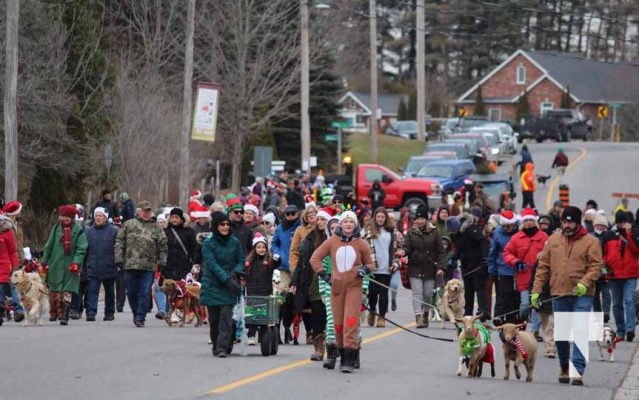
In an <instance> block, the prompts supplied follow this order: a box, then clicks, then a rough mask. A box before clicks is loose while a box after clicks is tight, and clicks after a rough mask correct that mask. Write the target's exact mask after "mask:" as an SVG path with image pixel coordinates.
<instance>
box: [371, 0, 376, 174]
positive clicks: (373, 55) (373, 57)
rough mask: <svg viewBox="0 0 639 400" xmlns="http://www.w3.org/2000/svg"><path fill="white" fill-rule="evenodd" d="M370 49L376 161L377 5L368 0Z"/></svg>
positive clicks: (373, 139)
mask: <svg viewBox="0 0 639 400" xmlns="http://www.w3.org/2000/svg"><path fill="white" fill-rule="evenodd" d="M369 14H370V20H369V21H370V22H369V25H370V31H369V35H370V47H371V48H370V51H371V117H370V123H369V125H370V135H371V137H370V140H371V142H370V162H372V163H376V162H377V5H376V3H375V0H370V3H369Z"/></svg>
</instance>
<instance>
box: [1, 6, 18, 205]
mask: <svg viewBox="0 0 639 400" xmlns="http://www.w3.org/2000/svg"><path fill="white" fill-rule="evenodd" d="M6 4H7V9H6V18H7V19H6V24H7V26H6V29H7V30H6V35H7V36H6V43H5V46H6V50H5V54H6V61H5V68H6V69H5V86H4V198H5V199H6V200H7V201H9V200H16V199H17V198H18V111H17V105H16V104H17V100H16V99H17V91H18V20H19V16H20V2H19V1H18V0H12V1H7V3H6Z"/></svg>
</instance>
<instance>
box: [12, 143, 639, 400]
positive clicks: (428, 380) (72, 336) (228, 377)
mask: <svg viewBox="0 0 639 400" xmlns="http://www.w3.org/2000/svg"><path fill="white" fill-rule="evenodd" d="M530 148H531V151H532V153H533V158H534V160H535V162H536V163H537V164H538V165H548V166H549V165H550V163H551V160H552V157H553V155H554V152H555V149H556V145H554V144H550V143H549V144H541V145H538V144H532V145H530ZM564 148H565V149H566V151H567V152H568V156H569V157H570V158H571V160H574V159H576V158H577V157H578V156H579V155H580V154H582V153H583V154H585V155H584V156H583V157H582V158H581V159H580V161H578V162H577V163H576V164H574V165H573V166H572V167H571V168H570V169H569V171H568V174H567V176H566V177H565V181H566V182H567V183H568V184H569V185H570V187H571V189H572V193H573V199H574V202H575V203H576V204H579V205H583V204H585V201H586V200H587V199H588V198H591V197H592V198H595V199H596V200H598V201H599V203H600V205H601V206H602V207H603V208H605V209H607V210H610V209H611V208H612V206H613V204H614V203H613V201H612V199H611V198H610V193H611V192H613V191H617V190H618V189H622V190H625V191H630V190H631V189H633V188H632V187H631V186H632V185H633V184H634V185H635V186H636V185H637V182H639V181H638V180H637V179H636V178H634V174H635V172H634V171H636V170H638V168H637V167H638V164H639V161H638V160H637V159H636V157H633V151H631V150H629V147H628V146H627V145H607V144H593V143H586V144H582V143H580V142H574V143H570V144H567V145H564ZM582 148H583V149H585V153H584V151H582V150H581V149H582ZM630 148H632V149H633V150H634V151H636V150H639V146H631V147H630ZM635 154H636V153H635ZM540 169H541V168H540ZM613 176H614V177H615V178H612V177H613ZM551 185H552V183H551V182H549V185H548V188H550V187H551ZM628 186H630V187H628ZM550 197H551V199H555V198H556V197H557V195H556V191H555V192H553V194H552V195H551V196H550ZM536 201H537V202H538V204H539V205H540V206H541V205H544V204H545V201H546V190H545V189H543V188H542V189H541V190H540V191H539V192H538V193H537V195H536ZM631 205H632V206H633V207H636V206H637V204H633V203H632V202H631ZM540 208H542V207H540ZM398 303H399V309H398V311H396V312H392V313H390V314H389V316H388V317H389V318H391V319H392V320H394V321H397V322H398V323H399V324H406V325H408V326H409V327H410V326H411V325H412V324H411V323H412V322H413V321H412V313H411V310H410V294H409V292H408V291H406V290H401V292H400V294H399V299H398ZM150 318H152V316H151V315H150ZM100 319H101V318H99V321H98V322H91V323H89V322H85V321H71V323H70V325H69V326H68V327H61V326H58V325H55V324H47V325H46V326H44V327H29V328H23V327H22V326H20V325H18V324H15V323H13V322H11V323H6V324H5V325H4V326H2V327H1V328H0V343H1V345H0V346H1V347H0V348H1V349H2V352H1V353H0V354H1V355H0V357H1V359H2V360H3V362H2V367H1V368H0V376H1V377H2V378H0V399H11V400H22V399H25V400H31V399H39V398H47V399H50V400H57V399H65V400H74V399H96V400H100V399H113V398H118V399H126V400H128V399H131V400H133V399H153V400H162V399H178V400H181V399H200V398H203V399H207V398H220V399H287V398H303V399H308V400H312V399H324V398H337V397H340V398H341V397H347V396H351V397H352V398H358V399H360V398H368V399H389V398H397V399H408V398H429V399H447V400H451V399H461V398H475V399H489V398H490V399H495V398H497V399H500V398H512V397H513V396H516V398H517V399H521V400H526V399H531V400H533V399H534V400H540V399H543V400H550V399H572V398H574V399H577V398H578V399H580V400H588V399H593V400H594V399H597V400H599V399H610V398H612V397H613V396H614V394H615V391H616V389H617V388H618V387H620V385H621V384H622V381H623V380H624V378H625V377H626V374H627V372H628V370H629V368H630V365H631V360H632V359H633V357H635V360H636V359H637V358H638V357H636V356H635V353H636V350H637V345H636V344H630V343H620V344H619V347H618V349H617V352H616V359H617V362H616V363H614V364H610V363H603V362H599V361H595V360H596V356H595V355H593V354H595V352H596V349H595V346H594V344H593V345H591V360H593V361H592V363H591V364H590V365H589V366H588V370H587V372H586V376H585V383H586V386H585V387H583V388H578V387H571V386H564V385H561V386H560V385H559V384H557V383H556V377H557V372H558V363H557V361H556V360H548V359H545V358H543V357H539V358H538V365H537V368H536V371H535V379H534V381H533V382H532V383H530V384H526V383H525V382H516V381H514V380H511V381H509V382H504V381H503V380H502V378H501V377H502V376H503V365H501V363H500V360H502V357H501V355H500V354H499V352H498V354H497V360H498V363H497V365H496V370H497V376H496V377H495V378H490V377H488V376H487V373H486V370H485V371H484V377H482V378H480V379H472V380H471V379H468V378H459V377H457V376H455V370H456V356H455V354H456V345H455V344H453V343H447V342H440V341H435V340H429V339H424V338H420V337H418V336H415V335H412V334H410V333H407V332H402V331H400V330H399V329H395V328H393V327H387V328H385V329H379V328H369V327H365V328H364V329H363V334H364V336H365V338H366V342H365V345H364V349H363V350H362V369H361V370H360V371H358V372H357V373H355V374H352V375H345V374H341V373H339V372H337V371H327V370H323V369H322V368H321V365H320V363H312V362H310V361H306V360H307V358H308V356H309V355H310V353H311V351H312V347H311V346H304V345H300V346H292V345H288V346H282V347H280V353H279V354H278V355H277V356H273V357H262V356H260V355H259V349H258V348H257V347H249V348H248V350H249V351H248V355H247V356H241V355H239V353H240V349H238V348H236V350H235V351H234V355H233V356H232V357H230V358H227V359H214V358H212V357H211V352H210V346H209V345H207V327H202V328H193V327H191V326H189V327H187V328H182V329H179V328H172V329H169V328H168V327H167V326H166V325H165V324H164V322H161V321H157V320H151V319H150V320H149V321H148V322H147V327H145V328H143V329H139V328H135V327H134V326H133V324H132V319H131V314H130V312H125V313H121V314H117V316H116V320H115V321H113V322H102V321H100ZM420 332H421V333H425V334H428V335H431V336H436V337H443V338H453V337H454V333H453V330H451V329H447V330H442V329H440V328H439V326H432V327H431V328H428V329H425V330H420ZM493 339H494V340H498V338H497V337H496V335H493ZM637 369H638V368H637V367H636V366H635V367H634V372H633V374H635V375H639V372H638V371H637ZM633 379H634V380H631V379H627V385H628V386H630V387H629V388H628V389H627V391H626V392H625V393H627V397H626V399H635V398H637V392H636V390H634V391H633V389H632V385H633V382H634V385H635V386H636V383H637V382H639V380H637V378H636V377H634V378H633ZM619 394H620V395H621V391H620V393H619Z"/></svg>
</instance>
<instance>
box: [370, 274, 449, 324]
mask: <svg viewBox="0 0 639 400" xmlns="http://www.w3.org/2000/svg"><path fill="white" fill-rule="evenodd" d="M371 275H372V274H371ZM371 275H368V280H369V281H370V282H374V283H375V284H377V285H379V286H381V287H383V288H384V289H388V290H390V291H391V292H395V293H399V290H398V289H393V288H392V287H390V286H388V285H385V284H383V283H381V282H380V281H378V280H375V279H373V278H371ZM433 294H434V291H433ZM413 300H416V301H417V302H419V303H421V304H423V305H425V306H428V307H431V308H432V309H433V311H435V313H436V315H437V316H438V317H439V313H438V312H437V306H435V305H432V304H430V303H428V302H426V301H423V300H420V299H418V298H415V297H413Z"/></svg>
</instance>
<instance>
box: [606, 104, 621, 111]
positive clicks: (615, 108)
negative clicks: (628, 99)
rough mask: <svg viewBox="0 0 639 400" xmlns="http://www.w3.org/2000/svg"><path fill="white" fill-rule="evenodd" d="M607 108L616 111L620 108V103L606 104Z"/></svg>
mask: <svg viewBox="0 0 639 400" xmlns="http://www.w3.org/2000/svg"><path fill="white" fill-rule="evenodd" d="M608 107H610V108H612V109H613V110H618V109H620V108H621V103H608Z"/></svg>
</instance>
